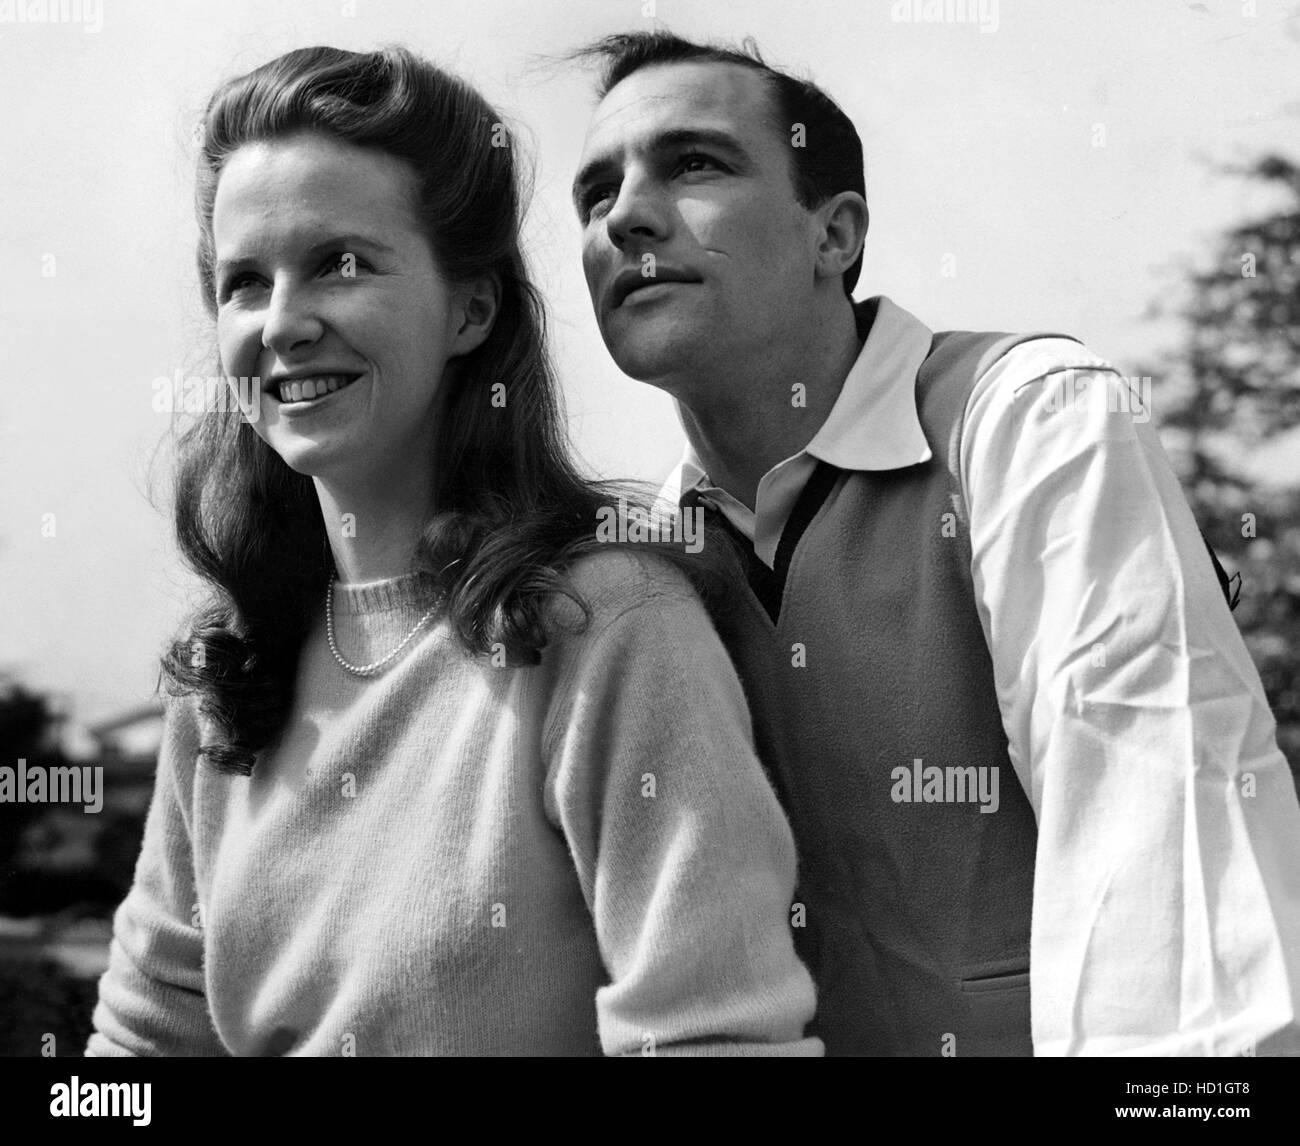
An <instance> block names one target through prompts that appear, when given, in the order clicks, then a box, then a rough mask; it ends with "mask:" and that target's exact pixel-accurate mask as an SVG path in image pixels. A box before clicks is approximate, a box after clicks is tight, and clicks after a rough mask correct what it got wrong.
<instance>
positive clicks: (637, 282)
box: [609, 267, 700, 310]
mask: <svg viewBox="0 0 1300 1146" xmlns="http://www.w3.org/2000/svg"><path fill="white" fill-rule="evenodd" d="M699 282H700V279H699V278H698V277H697V276H695V275H691V274H688V273H687V272H686V271H679V270H677V269H675V268H672V267H659V268H657V269H656V271H655V273H654V274H652V275H647V274H643V273H642V272H641V271H640V269H635V270H626V271H621V272H620V273H619V274H617V275H615V276H614V282H613V284H612V285H611V287H610V289H609V305H610V309H611V310H617V309H618V308H619V307H620V306H622V305H623V303H625V302H626V301H627V299H628V298H629V297H630V296H631V295H634V294H637V293H639V292H640V291H643V290H646V289H648V288H650V287H656V286H663V285H664V284H666V283H677V284H681V283H699ZM656 293H658V292H656Z"/></svg>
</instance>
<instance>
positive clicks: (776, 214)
mask: <svg viewBox="0 0 1300 1146" xmlns="http://www.w3.org/2000/svg"><path fill="white" fill-rule="evenodd" d="M770 101H771V95H770V92H769V90H768V87H767V84H766V82H765V80H764V78H763V77H762V75H761V74H760V73H757V72H755V71H753V70H751V69H749V68H745V67H742V66H740V65H736V64H715V63H686V64H667V65H654V66H651V67H647V68H643V69H642V70H641V71H638V72H635V73H633V74H632V75H631V76H629V77H628V78H627V79H625V80H623V81H622V82H621V83H620V84H618V85H617V86H615V88H614V89H613V90H612V91H611V92H610V93H609V94H608V95H607V96H606V97H605V98H604V99H603V100H602V101H601V102H600V104H599V106H598V107H597V108H596V112H595V116H594V117H593V120H592V123H591V126H590V129H589V130H588V132H587V139H586V142H585V144H584V147H583V155H582V161H581V164H580V166H579V173H578V177H577V179H576V180H575V182H574V202H575V205H576V207H577V210H578V216H579V220H580V221H581V223H582V227H583V252H582V262H583V270H584V272H585V273H586V277H587V287H588V289H589V290H590V292H591V299H592V304H593V306H594V307H595V311H596V319H597V322H598V323H599V324H600V331H601V334H602V335H603V336H604V339H605V345H606V346H607V347H608V348H609V351H610V353H611V354H612V355H613V356H614V360H615V361H616V362H617V363H618V365H619V367H620V368H621V369H622V370H623V371H624V372H625V373H627V374H629V375H631V376H632V377H633V378H638V379H640V380H642V381H645V382H651V383H654V384H656V385H661V386H663V387H664V388H665V389H667V390H669V391H670V392H673V393H674V394H675V395H676V396H678V397H687V396H688V395H689V393H690V390H691V383H692V380H693V379H694V378H697V377H708V376H709V375H711V374H713V373H715V372H716V371H719V370H724V371H733V372H734V371H735V370H736V369H737V368H740V369H741V370H742V372H743V369H744V365H745V363H746V362H754V363H755V364H758V363H761V362H762V360H763V359H764V358H765V357H767V355H768V353H769V350H770V348H775V347H778V346H780V345H781V343H783V342H785V341H786V339H787V337H788V335H787V332H788V331H790V330H791V329H792V327H793V326H794V325H795V324H798V323H800V322H805V321H807V316H808V314H809V311H810V308H811V305H812V300H813V286H814V265H815V260H816V252H817V246H818V243H819V237H818V223H817V219H816V216H815V215H814V213H813V212H810V211H808V210H807V209H805V208H804V207H802V206H801V205H800V204H799V202H798V201H797V200H796V198H795V191H794V184H793V181H792V178H791V156H790V147H791V136H790V135H782V134H781V133H780V132H779V131H778V130H777V128H776V127H775V126H774V122H773V118H772V114H771V107H772V105H771V102H770ZM792 130H793V125H792Z"/></svg>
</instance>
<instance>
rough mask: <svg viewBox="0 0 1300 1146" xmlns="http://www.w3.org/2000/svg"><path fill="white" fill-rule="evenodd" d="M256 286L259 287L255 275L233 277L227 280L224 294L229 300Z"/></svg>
mask: <svg viewBox="0 0 1300 1146" xmlns="http://www.w3.org/2000/svg"><path fill="white" fill-rule="evenodd" d="M256 285H257V278H256V276H255V275H251V274H245V275H232V276H231V277H230V278H229V279H227V280H226V286H225V290H224V291H223V292H222V293H223V294H224V295H225V297H226V298H229V297H230V296H231V295H233V294H237V293H238V292H239V291H241V290H244V289H246V288H248V287H251V286H256Z"/></svg>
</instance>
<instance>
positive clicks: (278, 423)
mask: <svg viewBox="0 0 1300 1146" xmlns="http://www.w3.org/2000/svg"><path fill="white" fill-rule="evenodd" d="M414 201H415V175H414V173H413V172H412V171H410V170H409V168H408V167H407V166H406V165H405V164H404V163H402V162H401V161H400V160H397V159H395V158H393V157H392V156H390V155H386V154H384V153H382V152H378V151H371V150H367V149H363V148H360V147H356V146H354V145H352V144H349V143H345V142H341V141H338V140H335V139H333V138H331V137H328V136H324V135H317V134H299V135H294V136H291V137H288V138H285V139H281V140H274V141H270V142H265V143H253V144H248V145H246V146H244V147H241V148H239V149H238V150H237V151H235V152H234V154H233V155H231V156H230V158H229V160H228V161H227V164H226V167H225V170H224V171H223V172H222V175H221V179H220V182H219V184H218V186H217V194H216V201H215V205H214V210H213V217H212V229H213V240H214V244H215V249H216V274H215V288H216V298H217V339H218V344H219V347H220V352H221V363H222V369H223V370H224V371H225V373H226V374H227V375H233V376H235V377H248V378H253V377H257V378H259V379H260V411H259V416H258V417H257V419H256V420H255V421H254V422H253V426H254V429H255V430H256V432H257V433H258V434H259V435H260V436H261V437H262V438H263V439H264V440H265V441H266V442H267V443H268V444H269V445H270V446H271V448H272V449H274V450H275V452H276V453H277V454H279V455H280V457H281V458H283V459H284V461H285V462H286V463H287V464H288V465H289V466H290V467H291V468H293V469H294V470H297V471H298V472H299V473H304V474H310V475H312V476H314V477H320V478H324V479H326V480H333V481H336V482H340V483H344V484H349V485H351V484H355V483H358V482H361V483H364V484H366V485H368V486H372V485H374V483H376V482H384V483H387V482H397V483H401V484H405V481H406V480H409V479H412V478H418V477H419V476H422V475H421V474H420V473H418V472H416V471H417V469H418V470H423V471H424V473H425V474H427V473H428V472H430V471H431V469H432V466H433V456H432V451H433V424H434V412H435V403H436V399H437V396H438V391H439V386H440V383H441V381H442V377H443V372H444V369H445V367H446V365H447V362H448V360H449V359H451V358H453V357H455V356H456V355H458V354H463V353H465V352H466V351H468V350H471V349H473V347H474V346H476V345H478V344H479V343H480V342H481V341H482V340H483V338H484V337H485V335H486V330H485V329H484V328H483V327H482V325H481V324H480V325H475V324H474V323H472V322H469V321H468V320H467V318H466V294H465V292H463V291H457V290H456V289H455V288H453V287H450V286H449V285H448V284H446V283H444V282H443V280H442V277H441V275H440V274H439V268H438V266H437V264H436V262H435V261H434V256H433V252H432V250H431V249H430V245H429V242H428V241H427V239H426V238H425V236H424V235H423V233H422V232H421V229H420V227H419V225H418V224H417V222H416V219H415V215H414V210H413V203H414ZM313 394H314V396H313ZM396 488H401V485H400V484H399V485H398V486H397V487H396Z"/></svg>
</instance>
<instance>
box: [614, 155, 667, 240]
mask: <svg viewBox="0 0 1300 1146" xmlns="http://www.w3.org/2000/svg"><path fill="white" fill-rule="evenodd" d="M670 219H671V216H670V213H669V210H668V203H667V200H666V199H665V197H664V194H663V190H662V188H660V187H659V186H658V184H657V182H656V181H654V180H653V179H651V178H650V177H648V176H646V175H643V174H639V173H635V172H628V173H626V174H625V175H624V177H623V182H622V183H621V184H620V186H619V189H618V197H617V198H616V199H615V200H614V203H613V205H612V206H611V207H610V209H609V211H608V212H606V214H605V226H606V227H607V228H608V229H609V237H610V241H611V242H612V243H613V244H614V246H616V247H617V248H618V249H619V250H620V251H622V250H627V249H628V248H632V249H633V251H634V252H635V250H636V248H637V247H638V246H640V245H642V244H647V243H654V242H659V241H662V240H663V239H665V238H667V236H668V230H669V227H670Z"/></svg>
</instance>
